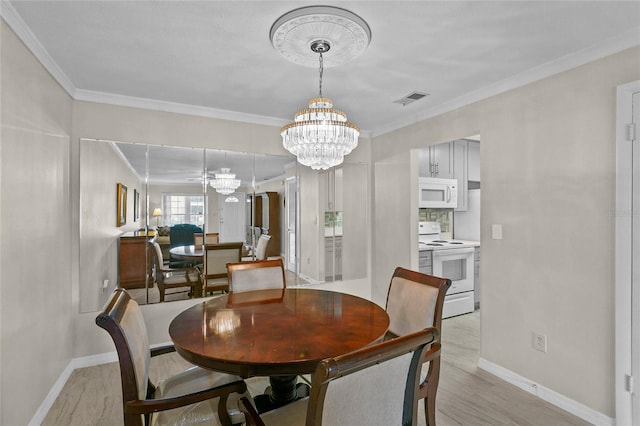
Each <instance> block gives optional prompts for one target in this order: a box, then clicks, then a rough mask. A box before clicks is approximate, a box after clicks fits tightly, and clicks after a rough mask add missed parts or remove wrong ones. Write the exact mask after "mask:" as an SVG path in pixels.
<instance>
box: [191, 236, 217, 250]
mask: <svg viewBox="0 0 640 426" xmlns="http://www.w3.org/2000/svg"><path fill="white" fill-rule="evenodd" d="M219 236H220V235H219V233H217V232H207V233H206V234H203V233H200V232H197V233H195V234H193V244H194V245H195V246H196V247H202V246H203V245H205V244H218V243H219V242H220V238H219Z"/></svg>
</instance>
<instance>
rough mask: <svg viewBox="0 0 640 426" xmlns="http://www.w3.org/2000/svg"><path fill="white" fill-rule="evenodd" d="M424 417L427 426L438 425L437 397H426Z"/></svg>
mask: <svg viewBox="0 0 640 426" xmlns="http://www.w3.org/2000/svg"><path fill="white" fill-rule="evenodd" d="M424 418H425V420H426V422H427V426H436V399H435V398H425V399H424Z"/></svg>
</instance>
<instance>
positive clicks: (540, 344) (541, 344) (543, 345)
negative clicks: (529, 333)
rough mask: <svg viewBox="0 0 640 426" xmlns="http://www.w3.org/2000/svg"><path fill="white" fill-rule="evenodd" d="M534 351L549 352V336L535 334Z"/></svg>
mask: <svg viewBox="0 0 640 426" xmlns="http://www.w3.org/2000/svg"><path fill="white" fill-rule="evenodd" d="M533 349H535V350H537V351H540V352H547V336H546V335H545V334H539V333H535V332H534V333H533Z"/></svg>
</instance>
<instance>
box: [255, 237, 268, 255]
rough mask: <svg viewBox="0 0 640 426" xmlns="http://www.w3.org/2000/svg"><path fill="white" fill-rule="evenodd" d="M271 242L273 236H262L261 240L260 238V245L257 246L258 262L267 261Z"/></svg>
mask: <svg viewBox="0 0 640 426" xmlns="http://www.w3.org/2000/svg"><path fill="white" fill-rule="evenodd" d="M269 241H271V235H266V234H262V235H260V238H258V244H256V260H265V259H266V258H267V247H269Z"/></svg>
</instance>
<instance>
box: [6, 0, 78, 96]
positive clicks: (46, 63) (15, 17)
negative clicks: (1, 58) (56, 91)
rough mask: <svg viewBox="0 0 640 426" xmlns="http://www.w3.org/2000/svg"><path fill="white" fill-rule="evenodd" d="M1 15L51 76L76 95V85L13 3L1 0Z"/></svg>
mask: <svg viewBox="0 0 640 426" xmlns="http://www.w3.org/2000/svg"><path fill="white" fill-rule="evenodd" d="M0 15H1V16H2V19H4V21H5V22H6V23H7V25H9V27H11V29H12V30H13V31H14V32H15V33H16V34H17V35H18V38H20V40H22V42H23V43H24V44H25V45H26V46H27V48H28V49H29V50H30V51H31V53H33V55H34V56H35V57H36V58H37V59H38V61H40V63H41V64H42V66H43V67H44V68H45V69H46V70H47V71H48V72H49V74H51V76H52V77H53V78H54V79H55V80H56V81H57V82H58V84H60V86H62V88H63V89H64V90H65V91H66V92H67V93H68V94H69V96H71V97H72V98H73V97H74V94H75V91H76V86H75V85H74V84H73V82H72V81H71V79H70V78H69V77H68V76H67V74H65V72H64V71H63V70H62V68H60V67H59V66H58V64H57V63H56V61H54V60H53V58H52V57H51V56H50V55H49V52H47V50H46V49H45V48H44V46H43V45H42V44H41V43H40V41H39V40H38V38H37V37H36V36H35V34H33V32H32V31H31V29H30V28H29V27H28V26H27V24H26V23H25V22H24V20H23V19H22V17H21V16H20V14H19V13H18V12H17V11H16V10H15V8H14V7H13V5H12V4H11V3H9V2H8V1H6V0H2V1H0Z"/></svg>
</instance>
